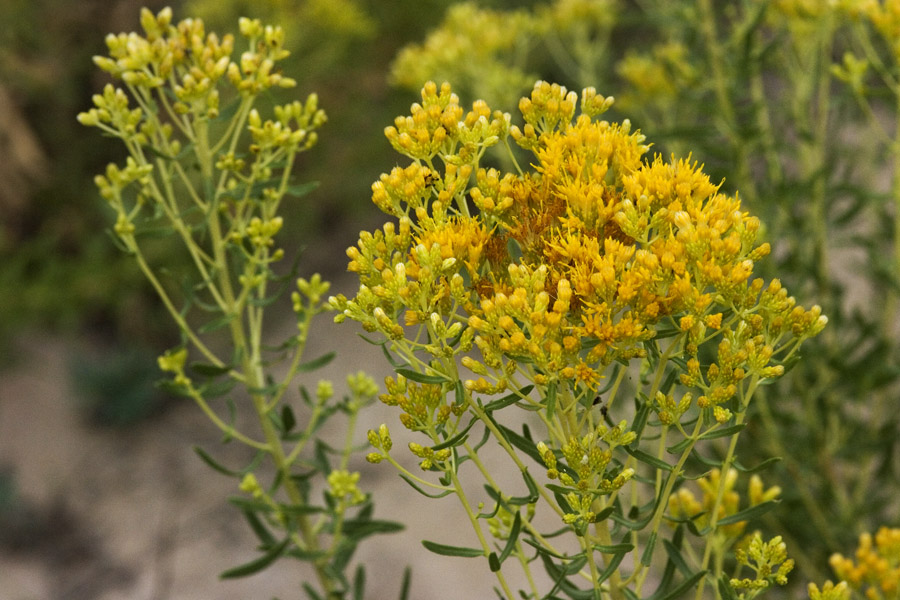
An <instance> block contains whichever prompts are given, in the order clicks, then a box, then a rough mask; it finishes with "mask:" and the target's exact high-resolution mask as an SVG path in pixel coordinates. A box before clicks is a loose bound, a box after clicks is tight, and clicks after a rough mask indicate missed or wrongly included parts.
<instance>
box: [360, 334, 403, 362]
mask: <svg viewBox="0 0 900 600" xmlns="http://www.w3.org/2000/svg"><path fill="white" fill-rule="evenodd" d="M360 337H362V338H363V339H364V340H365V339H366V338H365V337H364V336H360ZM366 341H368V340H366ZM373 343H374V342H373ZM378 345H379V346H381V351H382V352H383V353H384V356H385V357H386V358H387V361H388V362H389V363H390V364H391V366H392V367H394V369H399V368H401V367H405V366H409V365H407V364H406V363H403V362H400V361H399V360H397V359H396V358H394V357H393V356H391V353H390V351H388V349H387V340H384V341H383V342H380V343H379V344H378Z"/></svg>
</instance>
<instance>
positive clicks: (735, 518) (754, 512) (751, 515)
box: [717, 500, 781, 525]
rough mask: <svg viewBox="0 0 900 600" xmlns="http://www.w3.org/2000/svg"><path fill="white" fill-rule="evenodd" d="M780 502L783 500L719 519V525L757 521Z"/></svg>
mask: <svg viewBox="0 0 900 600" xmlns="http://www.w3.org/2000/svg"><path fill="white" fill-rule="evenodd" d="M779 502H781V500H769V501H768V502H763V503H762V504H757V505H756V506H751V507H750V508H745V509H744V510H740V511H738V512H736V513H734V514H733V515H728V516H727V517H723V518H721V519H719V521H718V523H717V525H730V524H732V523H740V522H741V521H749V520H751V519H755V518H756V517H759V516H761V515H764V514H766V513H767V512H769V511H770V510H772V509H773V508H775V506H776V505H777V504H778V503H779Z"/></svg>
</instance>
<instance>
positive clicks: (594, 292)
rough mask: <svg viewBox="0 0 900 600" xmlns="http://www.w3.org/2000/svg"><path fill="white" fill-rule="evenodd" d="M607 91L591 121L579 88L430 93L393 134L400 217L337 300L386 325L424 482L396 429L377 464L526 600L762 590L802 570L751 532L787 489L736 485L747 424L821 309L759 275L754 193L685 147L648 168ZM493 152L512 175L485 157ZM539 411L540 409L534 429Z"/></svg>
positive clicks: (379, 200)
mask: <svg viewBox="0 0 900 600" xmlns="http://www.w3.org/2000/svg"><path fill="white" fill-rule="evenodd" d="M611 104H612V99H611V98H604V97H602V96H600V95H598V94H597V93H596V91H595V90H594V89H593V88H587V89H585V90H584V92H583V93H582V96H581V103H580V108H581V110H580V114H579V115H578V116H576V110H577V105H578V96H577V95H576V94H575V93H574V92H567V91H566V89H565V88H563V87H560V86H558V85H551V84H549V83H546V82H538V83H537V84H536V85H535V86H534V89H533V91H532V93H531V96H530V97H526V98H523V99H522V100H521V101H520V102H519V108H520V111H521V113H522V116H523V118H524V121H525V123H524V124H523V125H522V126H521V127H519V126H513V125H512V123H511V117H510V115H509V114H508V113H503V112H500V111H493V112H492V111H491V110H490V108H489V107H488V105H487V104H486V103H485V102H484V101H482V100H479V101H476V102H475V103H474V104H473V105H472V108H471V110H469V111H466V110H465V109H464V108H463V107H462V106H461V105H460V103H459V99H458V97H457V96H456V95H455V94H453V93H452V92H451V89H450V86H449V85H448V84H444V85H443V86H441V87H440V88H438V87H437V86H436V85H435V84H434V83H428V84H426V85H425V87H424V88H423V90H422V101H421V103H417V104H414V105H413V106H412V109H411V113H410V114H409V115H408V116H401V117H398V118H397V119H396V120H395V121H394V125H393V126H391V127H388V128H387V129H386V130H385V133H386V136H387V138H388V140H389V141H390V143H391V145H392V146H393V147H394V149H395V150H396V151H397V152H399V153H400V154H402V155H404V156H406V157H407V158H408V159H410V162H409V164H408V165H405V166H398V167H395V168H394V169H393V170H392V171H391V172H390V173H385V174H383V175H382V176H381V178H380V179H379V181H376V182H375V183H374V184H373V186H372V192H373V193H372V200H373V202H374V203H375V204H376V205H377V206H378V207H379V208H380V209H381V210H382V211H384V212H385V213H387V214H388V215H390V216H392V217H393V218H394V219H396V221H394V220H392V221H389V222H388V223H386V224H385V225H384V226H383V228H382V229H380V230H376V231H374V232H363V233H362V234H361V236H360V239H359V242H358V244H357V245H356V246H355V247H351V248H350V249H348V251H347V254H348V256H349V257H350V259H351V260H350V263H349V267H348V268H349V269H350V270H351V271H353V272H356V273H357V274H358V275H359V279H360V287H359V291H358V293H357V294H356V295H355V297H353V298H350V299H348V298H346V297H344V296H336V297H333V298H332V299H331V301H330V302H331V304H332V305H333V307H334V308H335V309H337V310H339V311H340V314H339V315H338V316H337V320H338V321H343V320H345V319H348V318H349V319H352V320H356V321H359V322H360V323H361V324H362V325H363V327H364V329H365V330H366V331H368V332H373V333H378V334H379V338H378V339H375V340H372V342H373V343H376V344H379V345H381V346H382V347H383V349H384V352H385V354H386V355H387V357H388V358H389V359H390V361H391V363H392V365H393V366H394V368H395V370H396V373H397V377H396V378H394V377H388V378H387V380H386V386H387V393H386V394H383V395H382V396H381V399H382V401H383V402H385V403H386V404H388V405H393V406H398V407H399V409H400V411H402V412H401V415H400V421H401V422H402V423H403V425H404V426H405V427H406V428H407V429H408V430H410V431H412V432H416V433H417V434H419V435H420V436H421V437H419V438H418V440H419V441H410V442H409V443H408V448H409V451H410V452H411V453H412V454H413V455H414V456H415V457H417V459H418V460H419V461H420V463H419V466H420V468H421V469H422V471H424V473H423V474H418V475H417V474H415V473H413V472H411V471H409V470H408V469H406V468H405V467H404V466H403V465H402V464H401V463H400V462H399V461H398V460H397V459H396V458H395V455H394V454H393V453H392V448H393V446H394V442H393V440H392V437H391V432H390V430H389V428H388V427H387V426H386V425H381V426H380V427H379V428H378V429H377V430H376V429H372V430H370V431H369V441H370V443H371V445H372V446H373V452H372V453H371V454H370V455H369V457H368V458H369V460H370V462H373V463H380V462H385V461H386V462H389V463H391V465H393V466H394V467H395V468H396V469H398V471H399V472H400V475H401V477H402V478H403V479H404V480H405V481H406V482H407V483H409V484H410V485H411V486H412V487H413V488H415V489H416V490H417V491H418V492H420V493H422V494H423V495H425V496H432V497H442V496H448V495H454V496H456V498H457V499H458V501H459V502H460V503H461V505H462V507H463V508H464V510H465V513H466V515H467V516H468V519H469V523H470V524H471V526H472V528H473V530H474V533H475V538H476V539H477V543H476V545H475V546H473V547H458V546H450V545H446V544H443V543H441V542H435V541H430V540H427V541H425V542H423V543H424V545H425V547H426V548H428V549H429V550H431V551H433V552H435V553H437V554H441V555H448V556H466V557H482V558H484V559H486V560H487V562H488V565H489V567H490V570H491V571H493V572H494V573H495V574H496V576H497V582H498V585H499V589H498V590H497V593H498V595H499V596H500V597H502V598H513V597H516V593H515V592H514V591H513V588H514V586H513V585H512V584H511V580H510V579H509V578H510V573H511V572H512V571H514V570H515V569H518V570H520V572H522V573H523V575H524V576H523V578H522V581H523V586H524V589H523V590H522V591H520V592H519V594H520V595H521V597H523V598H548V597H554V598H556V597H564V596H565V597H570V598H614V599H621V598H642V597H654V598H656V597H660V598H662V597H665V598H679V597H684V596H686V595H687V594H691V595H694V596H695V597H696V598H698V599H699V598H703V597H704V589H714V590H717V591H716V593H717V594H719V595H724V596H726V597H729V598H738V597H743V598H752V597H754V596H756V595H757V594H759V593H760V592H761V591H763V590H765V589H767V588H769V587H772V586H774V585H776V584H784V583H785V582H786V576H787V573H788V572H789V571H790V570H791V568H792V566H793V561H792V560H790V559H788V558H787V554H786V550H785V544H784V542H783V541H782V540H781V538H779V537H777V536H776V537H774V538H772V539H770V540H768V541H766V540H765V539H764V538H763V537H762V536H761V535H760V534H759V533H758V532H755V533H752V534H749V535H747V536H746V537H745V536H744V529H745V527H746V525H747V523H748V522H749V521H751V520H753V519H755V518H756V517H758V516H760V515H762V514H764V513H766V512H767V511H768V510H769V509H771V508H772V507H773V506H774V504H775V502H776V499H777V497H778V495H779V492H780V491H779V490H778V489H775V488H770V489H765V487H764V486H763V484H762V482H761V480H760V479H759V478H758V477H752V478H750V479H749V482H748V486H747V492H746V494H744V495H743V497H742V495H741V494H740V493H738V492H737V491H736V490H737V486H736V482H737V479H738V477H739V476H740V472H743V473H744V474H746V473H747V472H748V470H750V469H749V468H748V467H747V466H745V464H742V463H741V462H739V461H738V460H737V452H736V448H737V441H738V435H739V434H740V432H741V431H742V430H743V429H744V428H745V427H746V426H747V425H748V416H749V412H750V408H751V406H752V405H753V403H754V402H755V394H756V392H757V390H758V389H760V386H762V385H765V384H767V383H769V382H771V381H772V380H775V379H777V378H779V377H780V376H781V375H782V374H784V372H785V370H786V368H788V367H790V366H792V365H793V364H794V362H796V359H797V358H798V350H799V347H800V345H801V343H802V342H803V341H805V340H806V339H808V338H810V337H813V336H815V335H817V334H818V333H819V332H820V331H821V330H822V329H823V328H824V326H825V323H826V321H827V320H826V318H825V317H824V316H822V315H821V310H820V308H819V307H818V306H815V307H813V308H811V309H809V310H807V309H804V308H803V307H801V306H799V305H797V303H796V301H795V300H794V298H792V297H790V296H788V293H787V291H786V289H784V288H783V287H782V286H781V284H780V282H779V281H778V280H772V281H771V282H770V283H769V284H768V285H767V284H766V283H765V282H764V281H763V280H762V279H761V278H754V277H753V271H754V266H755V264H756V262H757V261H759V260H761V259H762V258H763V257H765V256H766V255H767V254H769V251H770V246H769V244H768V243H759V242H758V241H757V236H758V233H759V231H760V221H759V220H758V219H757V218H756V217H752V216H750V215H749V214H748V213H747V212H745V211H744V210H743V208H742V206H741V202H740V201H739V200H738V199H737V197H735V196H730V195H728V194H725V193H722V192H720V190H719V186H718V185H715V184H713V183H711V182H710V180H709V178H708V176H706V175H705V174H704V173H703V171H702V170H701V169H700V167H699V166H698V165H697V164H696V163H693V162H691V161H690V160H689V159H680V160H675V159H673V160H672V161H664V160H663V159H662V158H661V157H660V156H658V155H657V156H656V157H654V158H653V159H652V160H648V159H645V158H644V155H645V154H646V152H647V151H648V149H649V146H648V145H647V144H646V143H645V137H644V136H643V135H642V134H641V133H640V132H637V131H632V129H631V125H630V123H629V122H627V121H625V122H623V123H621V124H617V123H610V122H607V121H601V120H598V119H597V118H596V117H597V116H598V115H600V114H601V113H603V112H605V111H606V110H607V109H608V108H609V107H610V105H611ZM511 141H514V142H515V143H516V144H517V145H518V146H519V147H520V148H521V149H523V150H525V151H527V152H530V153H531V158H530V161H529V162H530V163H531V164H532V165H533V168H532V169H528V170H523V169H521V168H519V166H518V165H517V164H516V163H515V157H514V155H513V154H512V152H511V148H510V142H511ZM492 147H498V148H501V149H504V148H505V149H507V150H510V152H509V155H510V156H509V160H510V162H511V163H512V164H513V165H514V167H513V168H511V169H510V170H509V171H506V172H504V171H499V170H497V169H486V168H484V167H483V166H482V160H483V157H484V155H485V153H486V152H487V151H488V150H489V149H490V148H492ZM467 372H472V373H474V375H473V376H472V377H471V378H470V377H469V375H468V374H467ZM630 378H635V379H636V381H635V382H634V384H633V385H629V383H628V380H629V379H630ZM516 409H519V411H520V412H517V411H516ZM523 414H524V415H528V416H530V417H532V418H533V420H534V422H533V423H530V424H529V423H526V424H525V425H524V426H523V427H522V428H521V429H519V427H518V426H517V425H516V420H517V416H518V417H521V415H523ZM532 427H537V431H533V430H532ZM491 448H499V449H500V450H501V453H502V454H503V455H504V456H505V458H506V459H507V460H508V465H507V466H506V467H504V468H507V469H509V470H511V471H513V472H518V473H519V474H520V475H521V478H522V483H521V484H520V485H519V486H518V487H517V488H511V487H508V485H506V484H502V483H500V481H501V480H500V479H499V477H498V475H499V471H498V468H499V467H497V466H496V464H494V465H493V466H489V465H490V464H491V463H488V462H486V461H485V460H484V454H485V453H486V452H487V451H489V450H490V449H491ZM466 463H472V464H471V465H470V466H471V470H468V471H464V469H463V465H465V464H466ZM465 468H466V469H468V468H469V467H468V466H467V467H465ZM535 468H537V469H539V470H541V471H542V472H544V473H545V475H544V476H543V477H536V476H535V475H533V474H532V470H534V469H535ZM472 480H476V481H477V482H478V483H481V484H483V491H480V492H476V491H474V490H475V489H476V487H475V485H474V484H473V483H472ZM689 480H697V482H698V483H699V485H700V488H701V490H702V500H698V499H697V498H696V496H694V494H693V493H692V492H691V491H689V485H688V481H689ZM548 515H552V516H551V517H550V518H553V517H554V516H555V519H554V520H555V523H554V524H553V525H552V529H550V530H547V529H544V528H542V526H540V525H539V524H538V523H539V519H542V518H545V517H547V516H548ZM557 536H561V537H560V538H559V539H557ZM513 565H515V566H513ZM535 565H541V566H543V568H544V569H545V570H546V572H547V575H548V578H547V579H546V580H544V581H545V583H546V585H542V584H541V583H539V581H540V580H539V579H538V578H536V577H535V573H534V566H535ZM707 586H709V587H707Z"/></svg>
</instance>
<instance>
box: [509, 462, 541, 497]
mask: <svg viewBox="0 0 900 600" xmlns="http://www.w3.org/2000/svg"><path fill="white" fill-rule="evenodd" d="M522 479H524V480H525V485H526V487H528V495H527V496H516V497H515V498H510V499H509V503H510V504H513V505H519V504H534V503H535V502H537V501H538V497H539V495H540V491H539V490H538V487H537V483H536V482H535V481H534V478H533V477H532V476H531V474H530V473H529V472H528V468H527V467H526V468H525V470H524V471H522ZM520 500H521V502H519V501H520Z"/></svg>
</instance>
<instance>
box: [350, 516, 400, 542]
mask: <svg viewBox="0 0 900 600" xmlns="http://www.w3.org/2000/svg"><path fill="white" fill-rule="evenodd" d="M403 529H404V525H403V523H397V522H395V521H382V520H370V519H365V520H352V521H347V522H345V523H344V535H346V536H347V537H351V538H354V539H356V540H361V539H363V538H366V537H369V536H370V535H375V534H376V533H396V532H398V531H403Z"/></svg>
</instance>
